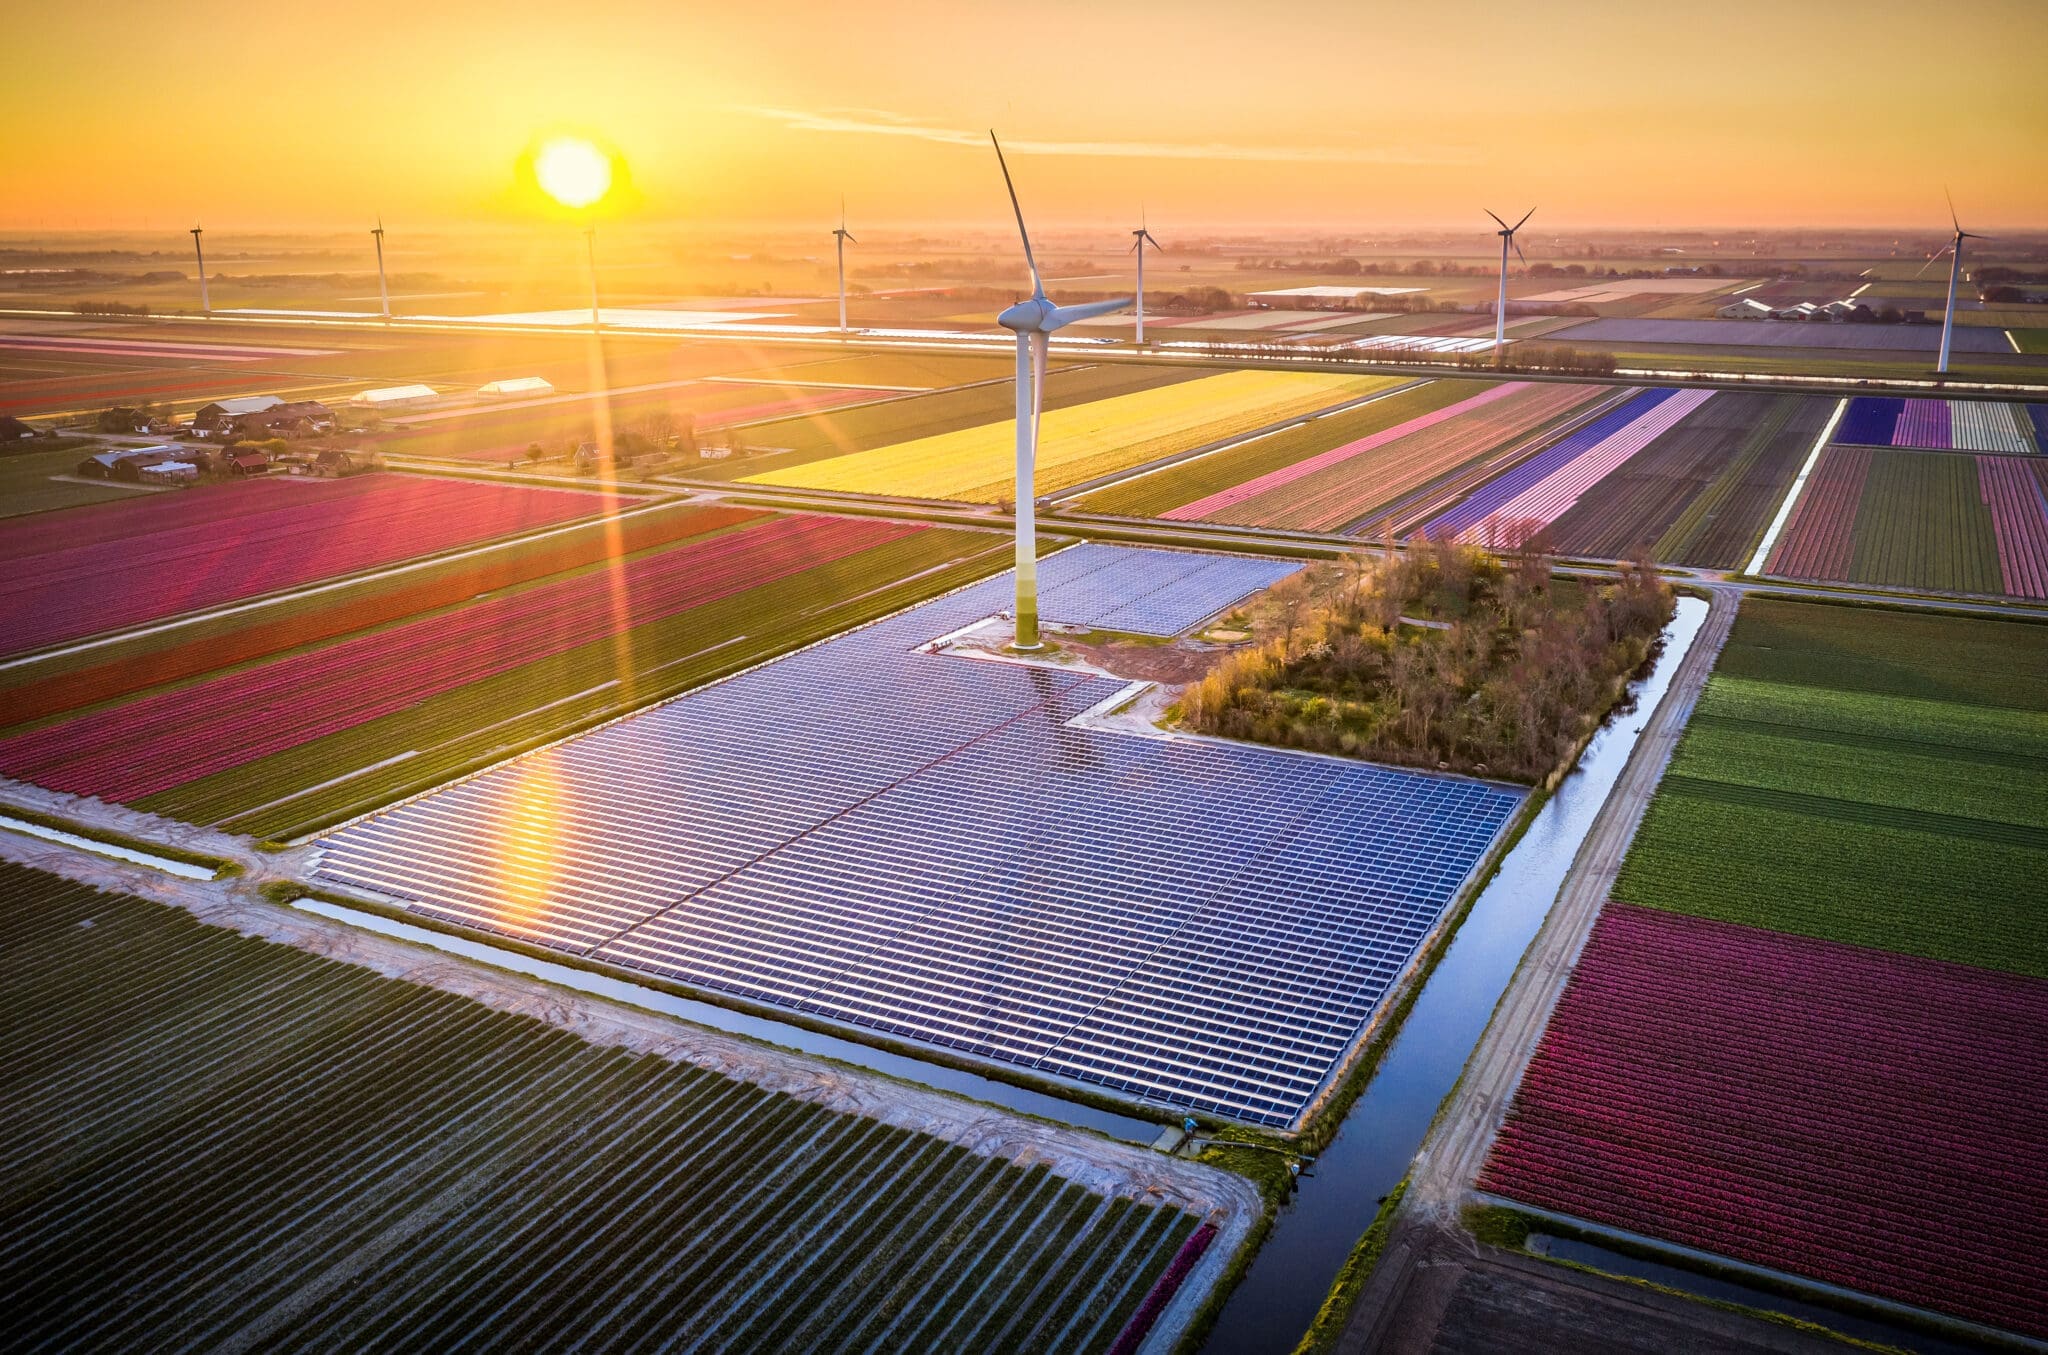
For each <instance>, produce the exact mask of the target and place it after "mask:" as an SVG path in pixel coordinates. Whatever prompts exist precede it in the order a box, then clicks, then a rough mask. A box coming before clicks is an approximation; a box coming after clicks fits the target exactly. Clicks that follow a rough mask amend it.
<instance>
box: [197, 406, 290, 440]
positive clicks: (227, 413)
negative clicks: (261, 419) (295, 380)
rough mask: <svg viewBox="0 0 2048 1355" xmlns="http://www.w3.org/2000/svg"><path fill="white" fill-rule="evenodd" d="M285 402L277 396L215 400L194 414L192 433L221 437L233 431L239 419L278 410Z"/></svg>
mask: <svg viewBox="0 0 2048 1355" xmlns="http://www.w3.org/2000/svg"><path fill="white" fill-rule="evenodd" d="M283 403H284V401H283V400H282V399H281V398H279V397H278V396H275V395H243V396H238V397H236V398H235V399H233V400H215V401H214V402H213V403H212V404H210V405H201V406H200V407H199V408H198V409H197V410H195V411H193V414H192V431H193V432H195V433H197V434H199V436H201V437H208V438H210V437H219V436H221V435H222V434H223V433H226V432H230V431H232V429H233V426H234V422H235V420H237V419H243V418H247V417H248V416H249V415H251V414H261V413H263V412H264V411H265V410H270V409H276V408H277V407H278V406H279V405H281V404H283Z"/></svg>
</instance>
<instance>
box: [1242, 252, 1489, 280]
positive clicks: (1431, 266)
mask: <svg viewBox="0 0 2048 1355" xmlns="http://www.w3.org/2000/svg"><path fill="white" fill-rule="evenodd" d="M1237 266H1238V267H1239V268H1240V269H1244V270H1248V271H1252V270H1255V271H1264V272H1271V273H1337V274H1341V275H1343V276H1346V277H1411V278H1435V277H1446V278H1450V277H1466V276H1471V277H1491V276H1492V275H1493V273H1494V272H1495V271H1496V270H1495V269H1494V268H1493V267H1492V266H1491V265H1490V264H1478V263H1459V262H1458V261H1457V260H1455V259H1411V260H1409V261H1408V262H1407V263H1405V264H1404V263H1402V262H1401V261H1400V260H1398V259H1385V260H1381V259H1363V260H1361V259H1354V258H1351V257H1349V256H1348V255H1347V256H1340V257H1334V258H1306V259H1279V258H1265V259H1249V258H1248V259H1239V260H1238V261H1237Z"/></svg>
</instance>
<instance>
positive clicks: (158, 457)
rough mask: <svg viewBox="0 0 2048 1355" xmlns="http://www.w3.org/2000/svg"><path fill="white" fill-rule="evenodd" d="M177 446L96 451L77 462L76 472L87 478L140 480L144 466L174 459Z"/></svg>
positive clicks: (178, 450)
mask: <svg viewBox="0 0 2048 1355" xmlns="http://www.w3.org/2000/svg"><path fill="white" fill-rule="evenodd" d="M182 455H183V449H182V448H178V447H117V448H115V449H114V450H113V451H110V452H98V453H96V454H94V455H92V456H89V457H87V458H86V459H85V460H83V461H81V462H79V463H78V474H79V475H80V476H82V477H84V478H85V479H88V480H131V481H133V480H140V479H141V478H142V469H143V467H145V466H154V465H156V464H158V463H159V462H163V461H172V460H176V459H178V458H179V457H181V456H182Z"/></svg>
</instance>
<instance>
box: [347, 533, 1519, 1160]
mask: <svg viewBox="0 0 2048 1355" xmlns="http://www.w3.org/2000/svg"><path fill="white" fill-rule="evenodd" d="M1157 557H1170V558H1169V559H1167V560H1161V559H1159V558H1157ZM1250 566H1259V567H1260V568H1257V569H1254V568H1250ZM1292 568H1293V566H1291V565H1276V564H1275V563H1274V562H1271V561H1247V560H1242V559H1237V558H1234V557H1225V556H1205V555H1195V554H1190V553H1186V552H1171V551H1137V550H1124V549H1121V548H1115V547H1094V546H1091V547H1086V548H1082V549H1078V550H1071V551H1065V552H1061V553H1060V554H1058V555H1055V556H1051V557H1048V558H1047V559H1046V560H1045V561H1044V562H1042V565H1041V579H1042V583H1043V587H1044V590H1045V592H1046V594H1047V595H1048V596H1050V595H1053V594H1054V593H1055V592H1061V591H1064V592H1065V593H1066V594H1067V595H1068V596H1070V597H1072V598H1075V599H1079V600H1085V601H1086V602H1087V603H1088V606H1089V607H1091V608H1093V609H1094V610H1093V612H1092V615H1093V616H1094V617H1095V618H1096V619H1095V620H1094V621H1093V622H1092V624H1098V625H1100V624H1104V622H1103V621H1102V620H1101V618H1104V617H1113V616H1122V617H1123V618H1125V619H1132V620H1137V621H1140V622H1143V623H1145V624H1157V625H1160V626H1166V625H1169V624H1175V623H1178V622H1180V621H1181V619H1182V618H1186V617H1190V616H1192V617H1193V618H1194V620H1200V619H1201V618H1202V617H1204V616H1207V615H1209V614H1211V613H1212V612H1213V611H1215V610H1218V609H1220V608H1221V607H1224V606H1228V605H1229V603H1231V602H1234V601H1236V600H1237V599H1238V598H1240V597H1242V596H1243V595H1244V593H1245V592H1247V591H1250V589H1252V588H1256V587H1259V586H1261V585H1260V584H1259V583H1257V582H1249V583H1248V582H1247V581H1248V580H1256V579H1261V578H1264V579H1267V580H1268V581H1270V579H1271V578H1272V577H1275V574H1274V571H1275V570H1276V569H1277V570H1278V572H1279V575H1284V574H1285V573H1287V572H1289V571H1290V570H1291V569H1292ZM1009 587H1010V583H1009V579H1008V578H1007V576H1005V577H1002V578H999V579H995V580H990V581H988V582H986V583H983V584H978V585H975V586H974V587H972V588H968V589H965V590H963V591H961V592H958V593H955V594H952V595H950V596H948V597H945V598H941V599H938V600H937V601H934V602H931V603H927V604H925V605H924V606H921V607H918V608H915V609H913V610H911V611H909V612H906V613H903V614H901V615H898V616H896V617H892V618H890V619H888V620H885V621H882V622H879V623H876V624H874V625H871V626H867V627H865V628H863V629H860V630H857V631H853V632H850V633H848V634H846V635H843V636H840V637H838V638H836V639H834V640H831V641H828V642H826V643H825V644H822V645H819V646H816V647H814V648H812V649H809V650H805V651H803V652H801V653H797V654H792V655H790V656H788V657H786V658H784V659H781V660H779V661H777V662H774V663H771V664H767V665H765V666H763V667H761V668H757V669H755V670H753V671H751V672H749V673H745V674H742V675H740V676H739V677H737V678H734V679H731V680H729V681H726V682H723V683H720V684H717V685H715V686H712V687H707V688H704V689H701V690H699V691H696V692H692V693H690V694H687V695H685V696H682V697H679V698H677V699H675V700H672V701H669V702H666V703H664V704H662V705H660V706H657V707H654V708H652V709H649V710H647V711H644V712H642V713H640V714H638V715H635V716H633V717H630V718H628V719H626V720H622V721H619V722H617V723H614V724H612V725H609V726H606V727H605V728H602V729H599V730H596V731H594V732H592V733H590V734H587V735H585V736H583V737H581V738H578V739H575V740H571V741H569V742H567V743H563V744H560V745H557V746H555V747H553V748H549V749H544V750H541V751H539V752H536V753H533V754H531V755H528V756H526V757H523V758H520V759H519V760H517V761H515V762H512V763H509V764H507V765H505V766H503V767H500V768H498V769H495V770H493V771H491V772H488V773H485V774H483V775H480V776H477V777H474V778H472V779H470V780H467V781H464V782H461V783H458V784H456V785H453V786H450V787H447V788H445V789H443V790H441V791H438V792H435V793H434V794H431V795H428V796H425V797H422V798H420V799H418V800H414V801H412V802H409V803H407V804H405V805H402V806H399V807H397V808H395V809H393V810H390V811H388V812H386V813H383V814H380V815H377V816H375V817H373V818H370V819H367V820H364V821H362V822H360V823H357V824H354V825H351V826H350V827H348V828H345V829H343V830H341V831H340V832H338V833H336V834H334V835H333V836H332V837H330V838H328V839H327V840H326V841H325V842H324V843H323V844H322V849H323V851H322V861H321V864H320V866H319V870H318V873H319V875H320V876H321V877H322V878H325V879H328V880H331V881H335V882H338V883H343V884H348V885H353V886H357V887H360V888H367V889H372V890H376V891H379V892H381V893H384V894H387V895H391V896H394V897H397V898H400V899H403V900H406V901H407V902H409V903H410V904H412V905H413V906H414V907H416V908H417V909H419V910H420V911H422V912H424V913H427V914H429V915H432V916H435V917H439V918H443V919H447V920H451V921H455V922H460V923H463V924H465V925H469V926H474V927H481V928H485V929H488V930H493V931H498V932H503V933H506V934H510V935H514V936H518V937H522V938H525V939H529V940H533V941H538V942H541V943H544V944H547V945H551V946H557V947H561V948H564V949H568V950H573V951H576V952H578V953H581V954H586V955H594V956H597V957H600V958H603V959H606V960H610V961H612V962H614V963H618V964H621V965H626V966H631V967H637V968H641V969H645V970H649V971H652V972H655V973H659V974H662V975H665V976H668V977H672V978H675V979H679V980H682V981H684V982H687V983H692V984H697V985H700V986H703V987H709V988H716V989H721V990H724V991H728V992H733V993H739V994H744V995H746V996H749V997H752V998H756V999H758V1000H761V1001H764V1002H770V1003H776V1004H779V1005H783V1006H787V1007H791V1008H794V1009H799V1010H803V1011H808V1012H812V1013H816V1014H819V1015H822V1016H826V1017H830V1018H833V1019H836V1020H842V1021H847V1022H852V1023H857V1024H860V1025H865V1026H869V1027H873V1028H875V1029H878V1030H884V1031H888V1032H891V1033H894V1034H897V1035H899V1036H903V1037H906V1038H909V1039H913V1040H920V1041H924V1042H927V1043H931V1044H934V1045H939V1046H943V1047H946V1048H951V1049H957V1050H962V1051H966V1052H971V1053H974V1054H977V1055H981V1056H985V1057H988V1058H993V1059H1001V1060H1005V1061H1009V1062H1012V1063H1017V1064H1021V1065H1024V1066H1027V1067H1031V1068H1035V1069H1038V1070H1040V1071H1042V1072H1045V1073H1048V1074H1054V1075H1059V1076H1065V1077H1071V1078H1076V1079H1080V1080H1082V1081H1086V1082H1092V1083H1097V1084H1101V1085H1104V1086H1107V1087H1112V1088H1117V1089H1120V1090H1124V1091H1128V1092H1132V1093H1136V1094H1140V1095H1143V1096H1146V1097H1148V1098H1151V1099H1153V1100H1157V1101H1164V1102H1168V1103H1172V1104H1177V1105H1185V1106H1190V1107H1196V1108H1200V1109H1204V1110H1211V1111H1216V1112H1219V1113H1222V1114H1227V1115H1232V1116H1237V1117H1240V1118H1243V1119H1248V1120H1253V1121H1257V1122H1260V1123H1266V1124H1286V1123H1289V1122H1292V1121H1293V1120H1294V1119H1296V1118H1297V1117H1298V1116H1299V1115H1300V1113H1301V1112H1302V1110H1303V1109H1304V1108H1305V1107H1306V1105H1307V1104H1308V1102H1309V1101H1310V1100H1311V1099H1312V1098H1313V1097H1314V1095H1315V1093H1316V1090H1317V1088H1318V1087H1319V1086H1320V1085H1321V1084H1322V1083H1323V1081H1324V1080H1325V1079H1326V1078H1327V1077H1328V1076H1329V1075H1330V1073H1331V1072H1332V1070H1333V1069H1334V1068H1335V1067H1336V1065H1337V1064H1338V1063H1339V1062H1340V1061H1341V1060H1342V1058H1343V1056H1344V1053H1345V1051H1346V1049H1347V1048H1348V1046H1349V1045H1350V1043H1351V1041H1352V1040H1353V1039H1355V1038H1356V1036H1357V1034H1358V1032H1359V1031H1360V1030H1361V1029H1362V1028H1363V1026H1364V1025H1365V1023H1366V1022H1367V1021H1368V1020H1369V1019H1370V1018H1371V1016H1372V1014H1373V1013H1374V1011H1375V1010H1376V1009H1377V1007H1378V1006H1379V1004H1380V1002H1381V1001H1382V1000H1383V999H1384V997H1385V996H1386V993H1387V990H1388V988H1389V986H1390V985H1391V984H1392V982H1393V981H1394V979H1395V978H1396V977H1397V976H1398V975H1399V974H1400V972H1401V971H1402V969H1403V968H1404V967H1405V966H1406V965H1407V963H1408V962H1409V960H1410V959H1411V958H1412V956H1413V954H1414V952H1415V949H1416V947H1417V946H1418V945H1419V944H1420V942H1421V940H1422V938H1423V937H1424V936H1426V935H1427V933H1428V932H1429V930H1430V928H1432V927H1433V926H1434V925H1435V924H1436V922H1437V920H1438V919H1439V918H1440V917H1441V916H1442V914H1443V910H1444V908H1445V906H1446V905H1447V904H1448V903H1449V902H1450V900H1451V899H1452V897H1453V896H1454V895H1455V893H1456V891H1457V889H1458V887H1459V886H1460V884H1461V883H1462V882H1463V881H1464V879H1465V878H1466V877H1467V875H1468V874H1469V873H1470V871H1471V870H1472V868H1473V866H1474V865H1475V864H1476V863H1477V861H1478V860H1479V858H1480V857H1481V856H1482V855H1483V854H1484V852H1485V850H1486V848H1487V847H1488V845H1489V844H1490V843H1491V842H1492V841H1493V839H1494V837H1495V835H1496V834H1497V833H1498V832H1499V831H1500V828H1501V826H1502V825H1503V824H1504V823H1505V821H1506V820H1507V818H1508V816H1509V815H1510V814H1511V813H1512V812H1513V810H1514V808H1515V806H1516V805H1517V804H1518V803H1519V802H1520V800H1521V798H1522V792H1521V791H1519V790H1517V789H1515V788H1512V787H1505V786H1500V785H1497V784H1492V783H1487V782H1480V781H1472V780H1466V779H1462V778H1455V777H1437V776H1429V775H1425V774H1421V773H1415V772H1408V771H1400V770H1395V769H1391V768H1385V767H1378V766H1373V765H1370V764H1365V763H1358V762H1352V761H1348V760H1344V759H1339V758H1329V757H1319V756H1313V755H1306V754H1296V753H1288V752H1283V751H1278V750H1273V749H1266V748H1259V747H1254V746H1250V745H1239V744H1231V743H1226V742H1223V741H1219V740H1206V739H1151V738H1142V737H1134V736H1131V735H1127V734H1122V733H1116V732H1112V731H1105V730H1101V729H1098V728H1093V727H1076V726H1075V725H1074V724H1073V723H1072V721H1073V718H1074V717H1075V716H1076V715H1079V714H1080V713H1081V712H1083V711H1086V710H1087V709H1089V708H1090V707H1092V706H1094V705H1096V704H1098V703H1099V702H1101V701H1103V700H1105V699H1106V698H1108V697H1110V696H1113V695H1115V694H1116V693H1118V692H1119V691H1121V690H1122V689H1123V686H1124V684H1123V683H1121V682H1120V681H1118V680H1116V679H1111V678H1104V677H1100V676H1097V675H1094V674H1090V673H1082V672H1071V671H1062V670H1054V669H1051V668H1042V667H1030V666H1024V665H1018V664H1006V663H992V662H988V661H986V660H976V659H970V658H962V657H956V656H951V655H944V654H937V655H935V654H926V653H922V652H919V647H920V646H921V645H923V644H925V643H926V642H928V641H930V640H932V639H934V638H936V637H938V636H940V635H944V634H948V633H950V632H952V631H955V630H958V629H960V628H961V627H963V626H965V625H968V624H971V623H972V622H974V621H977V620H979V619H981V618H983V617H986V616H989V615H992V614H993V613H995V612H996V611H998V610H999V609H1001V608H1002V607H1004V606H1005V605H1006V603H1007V602H1008V600H1009ZM1176 589H1179V590H1181V591H1182V592H1183V593H1184V594H1185V596H1175V590H1176ZM1119 590H1123V591H1119ZM1218 599H1222V600H1221V601H1218ZM1077 606H1078V604H1077ZM1083 624H1089V623H1088V622H1084V623H1083ZM1186 624H1192V622H1187V623H1186ZM1127 628H1135V627H1127ZM1156 633H1171V632H1168V631H1160V632H1156Z"/></svg>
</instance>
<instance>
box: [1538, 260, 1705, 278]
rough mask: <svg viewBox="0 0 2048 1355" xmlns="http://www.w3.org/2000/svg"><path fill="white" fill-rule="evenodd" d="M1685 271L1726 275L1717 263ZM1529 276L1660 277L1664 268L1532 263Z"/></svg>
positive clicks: (1700, 275)
mask: <svg viewBox="0 0 2048 1355" xmlns="http://www.w3.org/2000/svg"><path fill="white" fill-rule="evenodd" d="M1685 271H1686V272H1687V273H1688V274H1692V275H1697V276H1699V277H1703V278H1722V277H1726V276H1728V270H1726V269H1725V268H1723V267H1721V265H1720V264H1717V263H1708V264H1701V265H1699V266H1698V267H1691V266H1688V267H1687V268H1686V270H1685ZM1529 276H1530V277H1532V278H1661V277H1664V276H1665V270H1664V269H1661V268H1602V267H1600V266H1599V265H1598V264H1595V265H1594V266H1593V267H1591V268H1588V267H1586V265H1584V264H1582V263H1567V264H1555V263H1532V264H1530V265H1529Z"/></svg>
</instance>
